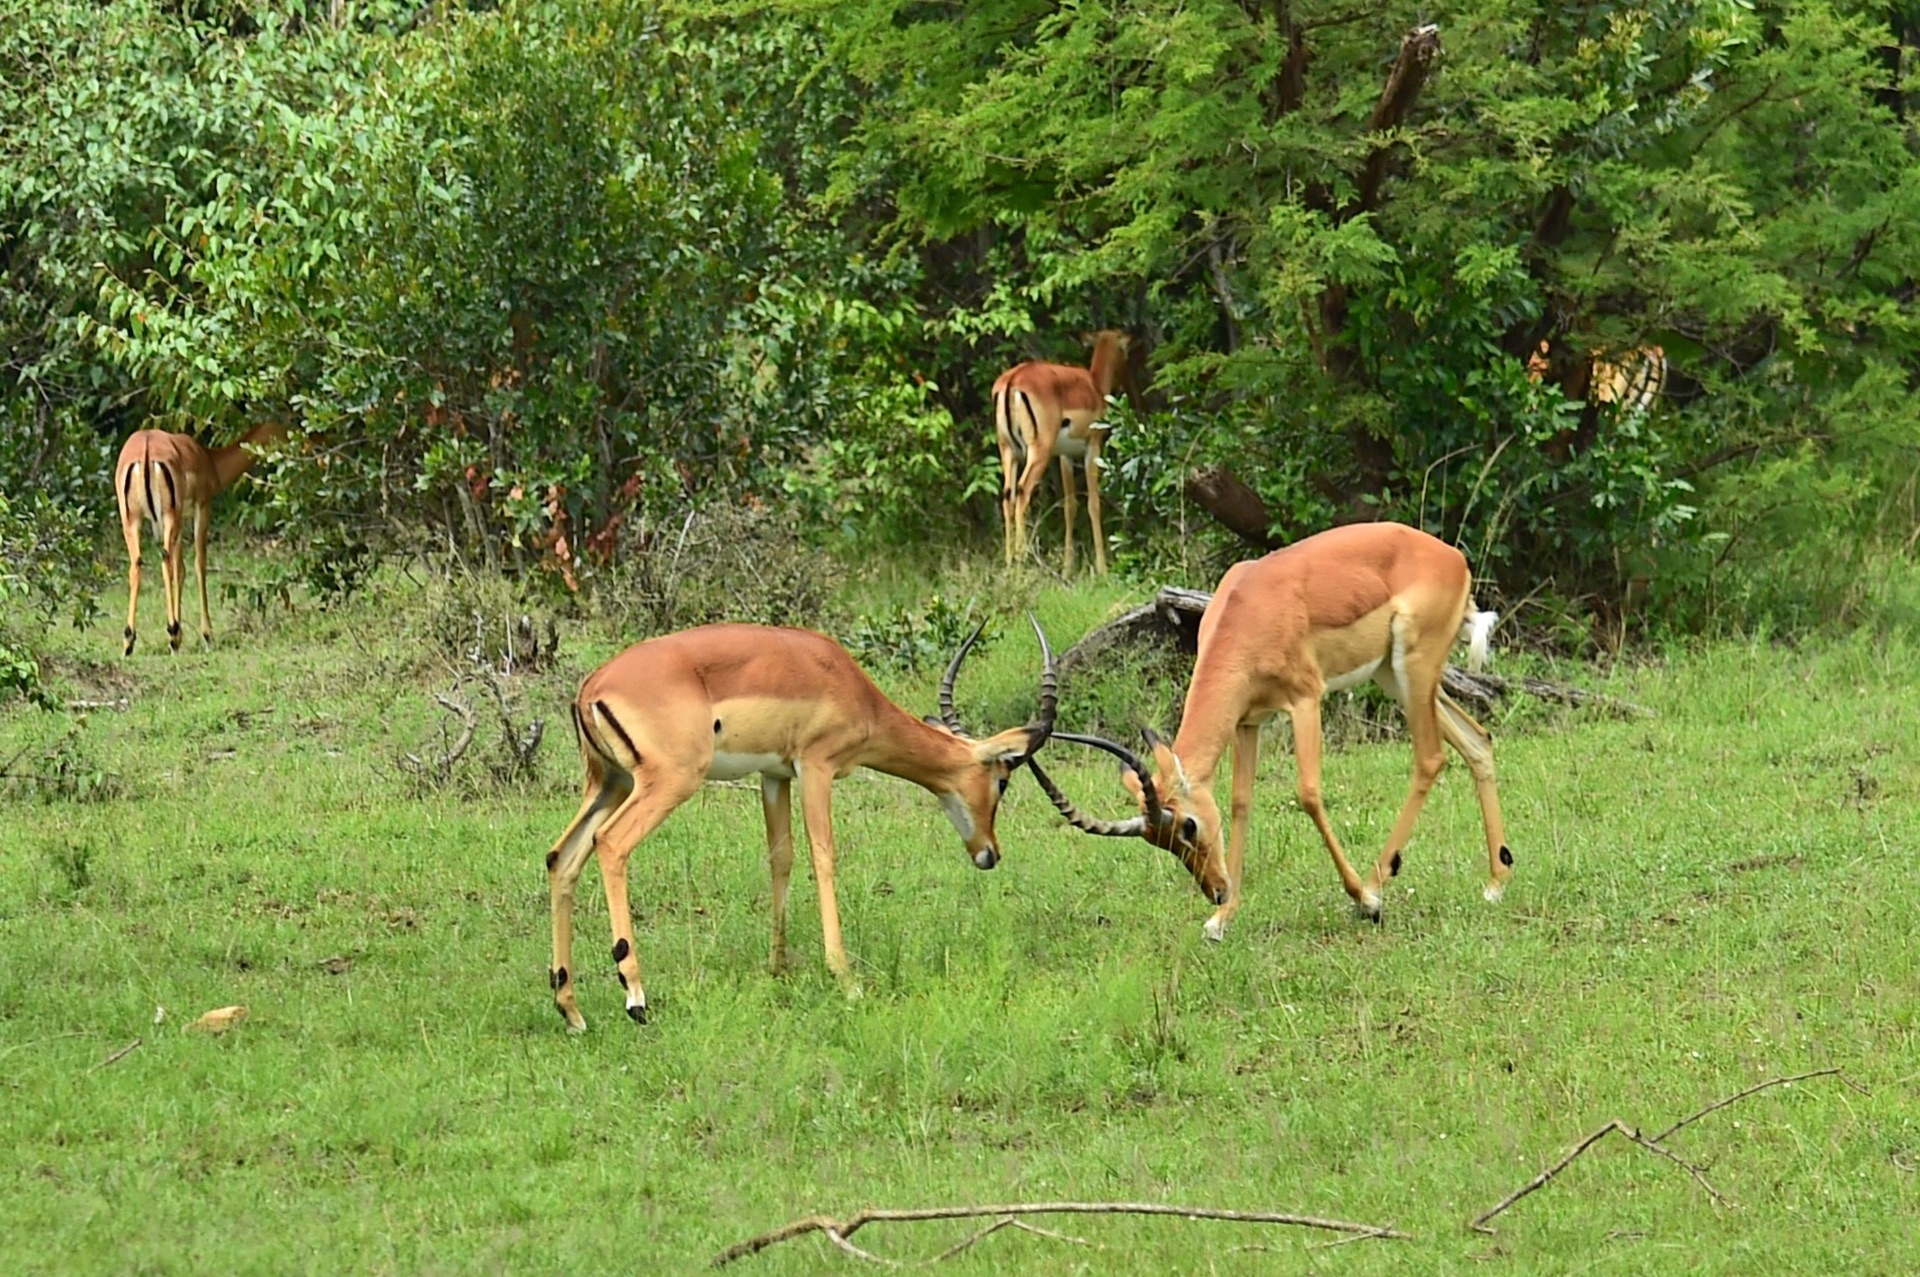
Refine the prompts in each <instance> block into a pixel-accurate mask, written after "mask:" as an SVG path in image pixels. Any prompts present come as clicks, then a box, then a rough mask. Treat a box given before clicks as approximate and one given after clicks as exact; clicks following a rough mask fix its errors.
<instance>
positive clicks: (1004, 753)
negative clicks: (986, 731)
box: [973, 727, 1031, 767]
mask: <svg viewBox="0 0 1920 1277" xmlns="http://www.w3.org/2000/svg"><path fill="white" fill-rule="evenodd" d="M1030 741H1031V738H1030V737H1029V736H1028V735H1027V729H1026V728H1024V727H1014V728H1009V729H1008V730H1006V731H1004V732H1001V733H1000V734H999V735H997V736H989V737H987V739H985V740H983V741H979V742H977V743H976V744H975V745H974V747H973V758H974V761H975V762H977V763H1005V764H1006V765H1007V766H1009V767H1018V766H1019V765H1020V764H1021V763H1024V762H1026V761H1027V754H1028V752H1029V745H1030Z"/></svg>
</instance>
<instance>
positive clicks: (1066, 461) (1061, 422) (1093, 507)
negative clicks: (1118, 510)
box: [993, 329, 1130, 576]
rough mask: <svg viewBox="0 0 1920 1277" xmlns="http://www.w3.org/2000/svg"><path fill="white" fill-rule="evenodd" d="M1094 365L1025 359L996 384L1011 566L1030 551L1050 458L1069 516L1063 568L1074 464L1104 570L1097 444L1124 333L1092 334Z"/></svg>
mask: <svg viewBox="0 0 1920 1277" xmlns="http://www.w3.org/2000/svg"><path fill="white" fill-rule="evenodd" d="M1091 340H1092V343H1093V363H1092V366H1091V367H1088V368H1076V367H1074V366H1072V365H1071V364H1046V363H1040V362H1037V361H1029V362H1027V363H1024V364H1017V365H1015V366H1014V367H1012V368H1010V369H1008V370H1007V371H1006V372H1003V373H1001V374H1000V377H999V379H998V380H996V381H995V382H994V383H993V429H994V434H995V435H996V436H998V438H999V443H1000V519H1001V524H1002V528H1001V532H1002V537H1003V541H1004V547H1005V550H1006V559H1007V562H1008V563H1012V562H1014V561H1015V560H1016V559H1018V558H1021V557H1023V556H1024V555H1025V554H1026V552H1027V510H1028V508H1029V507H1030V506H1031V505H1032V504H1033V494H1034V493H1035V492H1036V491H1037V490H1038V489H1039V487H1040V481H1041V480H1042V479H1044V478H1045V477H1046V473H1047V463H1048V462H1049V461H1051V460H1052V459H1053V457H1054V456H1055V455H1056V454H1057V455H1058V456H1059V458H1060V486H1061V488H1062V489H1063V490H1064V493H1063V497H1062V502H1061V508H1062V511H1063V513H1064V515H1065V517H1066V524H1067V549H1066V571H1067V572H1069V573H1071V572H1072V571H1073V521H1074V516H1075V515H1076V513H1077V510H1076V498H1075V494H1074V488H1073V466H1074V463H1075V462H1076V461H1077V462H1079V463H1080V464H1081V466H1082V467H1083V468H1084V469H1085V470H1086V473H1087V518H1088V520H1089V521H1090V522H1091V523H1092V524H1093V570H1094V571H1095V572H1096V573H1098V574H1099V575H1101V576H1105V575H1106V572H1107V539H1106V533H1105V531H1104V530H1103V529H1102V528H1101V526H1100V448H1101V446H1102V445H1103V444H1104V443H1105V442H1106V439H1107V429H1108V428H1107V427H1106V426H1105V425H1103V424H1102V423H1101V420H1100V419H1101V417H1102V416H1104V415H1105V413H1106V411H1107V396H1108V395H1110V394H1112V393H1113V388H1114V385H1115V384H1116V383H1117V382H1118V381H1119V380H1120V378H1121V377H1123V376H1124V375H1125V373H1126V362H1127V347H1128V345H1129V344H1130V339H1129V338H1128V336H1127V335H1126V334H1125V333H1122V332H1115V331H1114V330H1112V329H1105V330H1102V331H1101V332H1097V333H1095V334H1093V336H1092V338H1091Z"/></svg>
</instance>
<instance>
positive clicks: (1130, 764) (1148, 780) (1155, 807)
mask: <svg viewBox="0 0 1920 1277" xmlns="http://www.w3.org/2000/svg"><path fill="white" fill-rule="evenodd" d="M1054 736H1055V737H1056V738H1058V739H1060V740H1070V741H1072V742H1073V743H1074V744H1076V745H1091V746H1093V747H1094V748H1095V749H1104V750H1106V751H1107V752H1108V753H1109V754H1112V755H1113V756H1114V757H1115V758H1117V759H1119V760H1120V765H1121V766H1123V767H1125V768H1126V769H1127V770H1128V771H1130V772H1132V773H1133V774H1134V775H1135V776H1138V777H1139V778H1140V794H1141V797H1142V798H1143V799H1144V800H1145V801H1146V806H1147V810H1146V814H1147V816H1148V817H1150V818H1151V819H1152V820H1153V822H1154V823H1155V824H1156V825H1157V824H1159V823H1160V791H1159V790H1157V789H1155V788H1154V787H1153V773H1152V772H1150V771H1148V770H1147V769H1146V767H1144V766H1143V765H1142V764H1141V762H1140V760H1139V758H1138V757H1136V756H1135V755H1134V752H1133V751H1132V750H1130V749H1128V748H1127V747H1126V746H1125V745H1121V744H1118V743H1116V742H1114V741H1110V740H1107V739H1106V738H1104V737H1100V736H1081V735H1079V734H1078V733H1076V732H1055V733H1054Z"/></svg>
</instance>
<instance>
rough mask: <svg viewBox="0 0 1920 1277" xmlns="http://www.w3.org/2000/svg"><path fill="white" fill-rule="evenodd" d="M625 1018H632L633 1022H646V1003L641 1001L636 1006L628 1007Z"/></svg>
mask: <svg viewBox="0 0 1920 1277" xmlns="http://www.w3.org/2000/svg"><path fill="white" fill-rule="evenodd" d="M627 1018H628V1019H630V1020H632V1021H633V1022H634V1023H635V1024H645V1023H646V1022H647V1006H646V1003H644V1002H643V1003H641V1004H640V1005H639V1006H637V1007H628V1008H627Z"/></svg>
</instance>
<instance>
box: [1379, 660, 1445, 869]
mask: <svg viewBox="0 0 1920 1277" xmlns="http://www.w3.org/2000/svg"><path fill="white" fill-rule="evenodd" d="M1400 624H1402V622H1396V630H1394V668H1392V672H1388V670H1382V672H1380V678H1379V682H1380V686H1384V687H1386V689H1388V691H1390V693H1394V695H1398V697H1400V705H1402V711H1404V712H1405V716H1407V735H1411V737H1413V778H1411V780H1409V782H1407V799H1405V803H1402V805H1400V816H1398V818H1396V820H1394V830H1392V833H1388V835H1386V847H1382V849H1380V858H1379V860H1375V864H1373V874H1371V876H1369V878H1367V887H1369V889H1371V891H1373V893H1375V895H1379V893H1380V891H1384V889H1386V881H1388V879H1390V878H1394V876H1396V874H1398V872H1400V853H1402V851H1405V845H1407V839H1411V837H1413V822H1417V820H1419V818H1421V808H1423V807H1427V795H1428V793H1432V787H1434V782H1436V780H1440V772H1442V768H1446V751H1444V749H1442V747H1440V711H1438V709H1436V707H1434V697H1436V695H1438V693H1440V668H1442V666H1438V664H1436V666H1432V668H1427V664H1430V663H1413V661H1404V657H1402V651H1404V649H1405V647H1409V643H1405V641H1404V638H1402V630H1400ZM1440 661H1442V663H1444V661H1446V653H1444V649H1442V655H1440Z"/></svg>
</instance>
